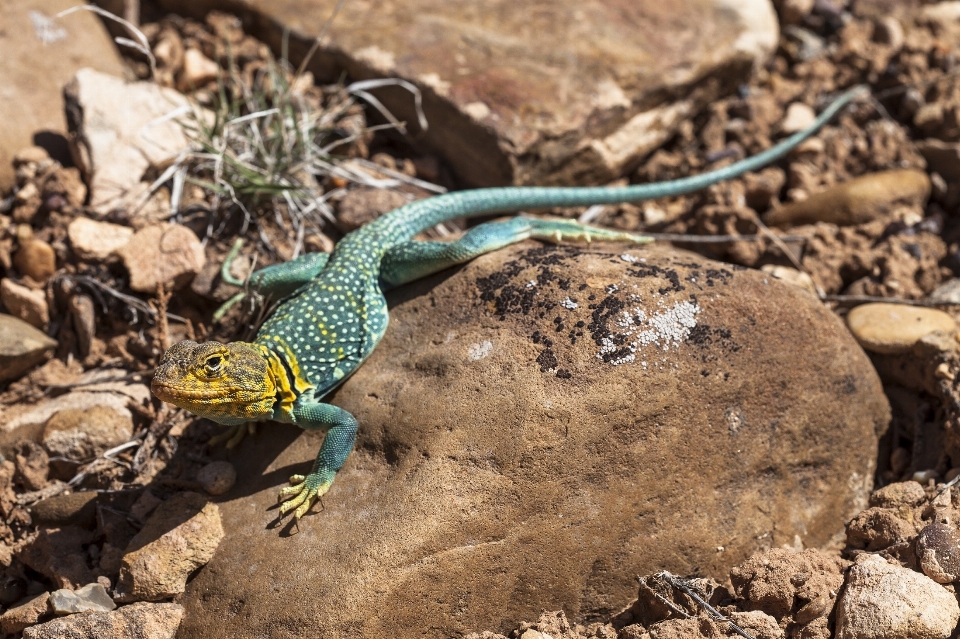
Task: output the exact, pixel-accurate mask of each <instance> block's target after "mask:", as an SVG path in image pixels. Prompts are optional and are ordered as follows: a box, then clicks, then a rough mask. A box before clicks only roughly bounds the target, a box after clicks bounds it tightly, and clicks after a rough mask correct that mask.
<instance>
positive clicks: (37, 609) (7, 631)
mask: <svg viewBox="0 0 960 639" xmlns="http://www.w3.org/2000/svg"><path fill="white" fill-rule="evenodd" d="M49 601H50V593H48V592H43V593H40V594H39V595H37V596H35V597H32V598H30V599H28V600H27V601H24V602H23V603H20V604H18V605H17V606H15V607H13V608H10V609H9V610H7V611H6V612H4V613H3V614H2V615H0V630H2V631H3V634H4V635H12V634H15V633H18V632H21V631H23V629H24V628H29V627H30V626H32V625H34V624H35V623H37V622H38V621H40V619H42V618H43V616H44V615H47V614H49Z"/></svg>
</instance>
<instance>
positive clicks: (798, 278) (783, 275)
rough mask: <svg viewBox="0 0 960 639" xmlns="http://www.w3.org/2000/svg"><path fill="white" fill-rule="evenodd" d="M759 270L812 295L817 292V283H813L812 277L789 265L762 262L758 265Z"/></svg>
mask: <svg viewBox="0 0 960 639" xmlns="http://www.w3.org/2000/svg"><path fill="white" fill-rule="evenodd" d="M760 270H761V271H763V272H764V273H769V274H770V275H772V276H774V277H775V278H777V279H778V280H783V281H784V282H789V283H790V284H793V285H794V286H798V287H800V288H802V289H803V290H805V291H808V292H810V293H812V294H814V295H816V294H817V285H816V284H814V283H813V278H811V277H810V276H809V275H808V274H807V273H804V272H803V271H798V270H797V269H795V268H790V267H789V266H777V265H775V264H764V265H763V266H761V267H760Z"/></svg>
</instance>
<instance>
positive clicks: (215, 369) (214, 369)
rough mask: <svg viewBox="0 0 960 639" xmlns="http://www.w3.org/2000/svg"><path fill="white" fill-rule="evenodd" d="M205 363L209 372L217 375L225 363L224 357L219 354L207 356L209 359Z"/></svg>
mask: <svg viewBox="0 0 960 639" xmlns="http://www.w3.org/2000/svg"><path fill="white" fill-rule="evenodd" d="M203 365H204V367H205V368H206V369H207V373H209V374H211V375H216V374H217V373H219V372H220V368H221V366H222V365H223V358H222V357H221V356H219V355H214V356H213V357H210V358H207V361H206V362H204V363H203Z"/></svg>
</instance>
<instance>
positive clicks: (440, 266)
mask: <svg viewBox="0 0 960 639" xmlns="http://www.w3.org/2000/svg"><path fill="white" fill-rule="evenodd" d="M528 238H533V239H538V240H547V241H550V242H561V241H564V240H579V241H584V242H590V241H591V240H606V241H619V242H634V243H644V242H650V241H652V238H650V237H647V236H644V235H635V234H633V233H624V232H622V231H614V230H612V229H604V228H599V227H596V226H588V225H586V224H581V223H580V222H576V221H574V220H563V219H541V218H532V217H514V218H511V219H509V220H503V221H498V222H485V223H484V224H479V225H477V226H475V227H473V228H472V229H470V230H469V231H467V232H466V233H465V234H464V236H463V237H461V238H460V239H459V240H457V241H455V242H418V241H410V242H404V243H403V244H399V245H397V246H395V247H393V248H391V249H390V250H388V251H387V253H386V254H385V255H384V257H383V262H382V264H381V265H380V279H381V281H382V282H383V283H384V284H385V285H386V286H387V287H392V286H400V285H401V284H406V283H407V282H412V281H414V280H418V279H420V278H422V277H426V276H427V275H431V274H433V273H438V272H440V271H442V270H444V269H446V268H450V267H451V266H454V265H457V264H463V263H465V262H469V261H470V260H472V259H473V258H475V257H478V256H480V255H483V254H484V253H490V252H491V251H496V250H497V249H501V248H503V247H505V246H509V245H510V244H515V243H517V242H521V241H523V240H526V239H528Z"/></svg>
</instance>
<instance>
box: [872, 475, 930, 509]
mask: <svg viewBox="0 0 960 639" xmlns="http://www.w3.org/2000/svg"><path fill="white" fill-rule="evenodd" d="M925 501H927V493H926V491H924V490H923V486H921V485H920V484H919V483H917V482H915V481H900V482H896V483H894V484H889V485H887V486H884V487H883V488H878V489H877V490H875V491H873V493H871V495H870V506H872V507H876V508H901V507H908V508H913V507H915V506H919V505H920V504H922V503H924V502H925Z"/></svg>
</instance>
